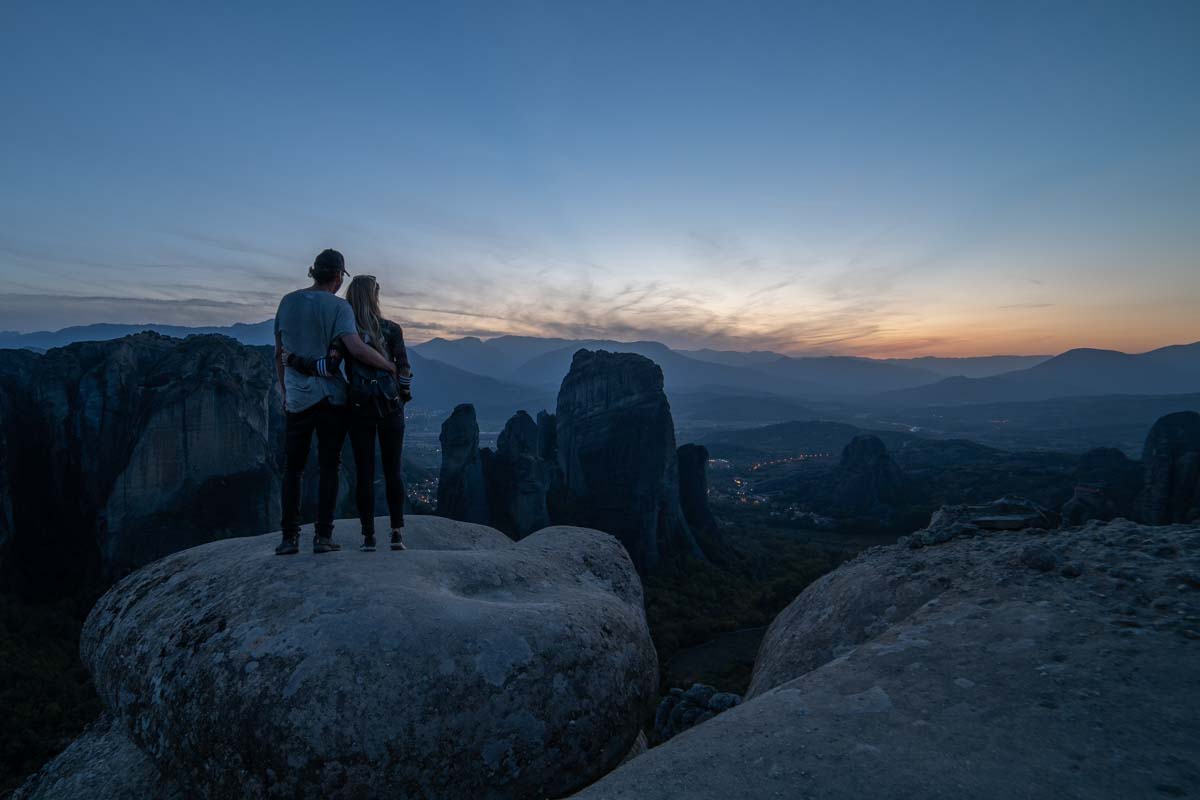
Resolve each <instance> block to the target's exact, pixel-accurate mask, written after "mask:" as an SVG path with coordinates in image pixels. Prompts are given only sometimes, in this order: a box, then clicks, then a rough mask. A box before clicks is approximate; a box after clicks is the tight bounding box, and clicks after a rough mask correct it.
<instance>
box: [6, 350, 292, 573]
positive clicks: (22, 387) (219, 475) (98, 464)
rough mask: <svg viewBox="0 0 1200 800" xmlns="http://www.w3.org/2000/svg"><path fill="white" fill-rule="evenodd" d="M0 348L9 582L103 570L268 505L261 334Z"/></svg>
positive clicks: (223, 532) (234, 524)
mask: <svg viewBox="0 0 1200 800" xmlns="http://www.w3.org/2000/svg"><path fill="white" fill-rule="evenodd" d="M0 359H3V361H4V362H5V366H4V367H3V368H0V383H2V384H3V390H4V392H5V394H6V395H7V397H8V398H9V399H8V402H6V403H5V406H6V407H5V408H4V413H3V423H2V424H0V428H2V429H3V436H4V438H5V440H6V445H7V446H6V447H5V448H4V450H5V453H6V461H7V467H6V471H7V472H8V473H9V479H8V482H9V487H8V488H9V490H8V492H7V493H6V494H5V502H6V504H7V506H6V507H7V508H8V509H9V515H8V516H9V517H10V518H11V520H12V523H11V532H10V535H9V547H8V548H7V550H8V552H9V554H10V558H9V559H6V560H7V561H9V562H11V565H14V566H17V567H18V569H19V570H20V571H22V573H23V574H22V575H21V576H20V579H21V580H19V582H21V581H23V582H25V583H30V582H36V581H39V580H43V579H46V578H49V579H50V580H51V581H53V582H54V583H55V584H57V585H58V586H59V587H62V586H64V585H72V586H73V585H78V584H80V583H81V582H84V581H86V580H89V579H99V580H107V579H110V578H111V577H112V576H115V575H118V574H120V573H121V572H123V571H125V570H128V569H129V568H131V567H134V566H137V565H139V564H143V563H146V562H147V561H151V560H153V559H155V558H159V557H161V556H163V555H166V554H167V553H171V552H174V551H176V550H179V549H182V548H184V547H188V546H191V545H193V544H196V543H199V542H202V541H208V540H211V539H215V538H222V537H224V536H230V535H234V534H238V533H244V532H247V531H251V530H255V529H258V530H261V529H262V528H264V527H271V526H272V523H273V522H274V521H276V520H277V519H278V491H277V487H278V477H277V475H278V467H277V464H276V461H275V459H276V453H277V450H278V448H277V447H276V446H275V444H274V443H275V442H276V440H277V439H278V437H279V432H280V430H281V424H282V417H281V414H280V412H279V411H278V402H272V399H273V398H275V397H276V395H275V391H274V380H273V373H272V371H271V369H270V355H269V350H268V349H267V348H251V347H244V346H242V345H239V344H238V343H237V342H235V341H233V340H232V339H228V338H226V337H222V336H197V337H191V338H189V339H185V340H178V339H171V338H167V337H163V336H159V335H157V334H152V333H146V334H138V335H136V336H130V337H127V338H125V339H118V340H114V341H110V342H84V343H79V344H76V345H71V346H69V347H65V348H61V349H57V350H51V351H50V352H48V353H46V354H45V355H43V356H34V355H32V354H26V353H20V352H16V351H5V352H3V353H0ZM16 463H19V464H20V468H19V470H14V469H13V465H14V464H16Z"/></svg>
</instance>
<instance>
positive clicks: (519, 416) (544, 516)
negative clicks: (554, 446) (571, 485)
mask: <svg viewBox="0 0 1200 800" xmlns="http://www.w3.org/2000/svg"><path fill="white" fill-rule="evenodd" d="M540 439H541V431H540V430H539V428H538V424H537V423H536V422H534V421H533V418H532V417H530V416H529V414H528V413H526V412H524V411H518V412H517V413H516V414H514V415H513V416H512V418H511V419H509V421H508V422H507V423H506V424H505V426H504V430H502V431H501V432H500V436H499V437H498V438H497V440H496V452H495V453H492V451H491V450H489V449H487V448H484V449H483V450H482V451H481V452H480V455H481V457H482V460H483V468H484V469H483V471H484V477H485V479H486V481H487V490H488V501H489V504H490V507H491V524H492V525H493V526H494V527H496V528H499V529H500V530H502V531H504V532H505V533H507V534H508V535H509V536H511V537H512V538H514V539H521V538H524V537H525V536H528V535H529V534H531V533H533V532H534V531H536V530H541V529H542V528H544V527H546V526H547V525H549V524H550V516H549V512H548V511H547V508H546V493H547V492H548V491H549V489H550V482H551V478H552V475H551V473H552V465H551V464H550V462H547V461H545V460H544V459H543V458H542V456H541V454H540V446H541V442H540Z"/></svg>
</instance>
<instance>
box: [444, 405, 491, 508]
mask: <svg viewBox="0 0 1200 800" xmlns="http://www.w3.org/2000/svg"><path fill="white" fill-rule="evenodd" d="M438 441H439V442H440V443H441V446H442V468H441V472H440V473H439V474H438V489H437V512H438V514H440V515H441V516H443V517H449V518H450V519H456V520H461V521H464V522H478V523H482V524H486V523H487V522H488V521H489V519H490V517H491V514H490V511H489V508H488V497H487V484H486V482H485V481H484V477H483V464H482V461H481V458H480V455H479V423H478V422H477V421H476V420H475V406H473V405H471V404H470V403H463V404H461V405H458V406H456V407H455V409H454V412H453V413H452V414H451V415H450V416H449V417H447V418H446V421H445V422H443V423H442V432H441V435H440V436H439V437H438Z"/></svg>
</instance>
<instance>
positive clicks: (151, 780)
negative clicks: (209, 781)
mask: <svg viewBox="0 0 1200 800" xmlns="http://www.w3.org/2000/svg"><path fill="white" fill-rule="evenodd" d="M186 797H187V795H186V794H185V793H184V792H183V791H181V790H180V788H179V786H178V785H176V784H174V783H172V782H170V781H167V780H165V779H164V778H163V776H162V773H160V772H159V770H158V767H156V766H155V765H154V762H153V761H151V760H150V757H149V756H148V755H146V754H145V753H144V752H142V751H141V750H140V749H138V747H137V745H135V744H134V743H133V741H132V740H131V739H130V738H129V736H128V734H127V733H126V732H125V730H124V729H123V728H122V726H121V724H120V723H119V722H118V721H117V720H116V718H114V717H113V716H112V715H111V714H103V715H102V716H101V717H100V719H99V720H97V721H96V722H94V723H92V724H91V725H90V726H88V728H87V730H85V731H84V732H83V733H82V734H80V736H79V738H77V739H76V740H75V741H74V742H72V743H71V744H70V745H68V746H67V749H65V750H63V751H62V752H61V753H59V754H58V756H57V757H56V758H54V759H53V760H52V761H50V763H48V764H46V766H44V767H42V768H41V770H39V771H38V772H37V773H36V774H34V775H31V776H30V777H29V779H28V780H26V781H25V782H24V783H23V784H21V786H20V787H19V788H18V789H17V790H16V791H15V792H13V794H12V795H11V797H10V800H99V799H100V798H103V800H185V798H186Z"/></svg>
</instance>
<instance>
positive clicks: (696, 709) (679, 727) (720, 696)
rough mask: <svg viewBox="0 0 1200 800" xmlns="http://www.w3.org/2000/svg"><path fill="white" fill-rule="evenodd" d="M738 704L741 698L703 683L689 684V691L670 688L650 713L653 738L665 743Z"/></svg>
mask: <svg viewBox="0 0 1200 800" xmlns="http://www.w3.org/2000/svg"><path fill="white" fill-rule="evenodd" d="M741 703H742V696H741V695H738V694H733V693H732V692H718V691H717V690H716V688H715V687H713V686H709V685H708V684H704V683H693V684H692V686H691V688H690V689H680V688H673V689H671V691H670V693H669V694H668V695H667V696H666V697H664V698H663V699H662V700H661V701H659V704H658V710H657V711H655V712H654V735H655V736H656V737H657V738H658V741H659V742H665V741H666V740H667V739H670V738H671V737H672V736H676V735H677V734H680V733H683V732H684V731H686V730H688V729H690V728H693V727H695V726H697V725H699V724H700V723H702V722H708V721H709V720H710V719H712V718H713V717H715V716H716V715H717V714H720V713H721V712H722V711H728V710H729V709H731V708H733V707H734V706H738V705H741Z"/></svg>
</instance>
